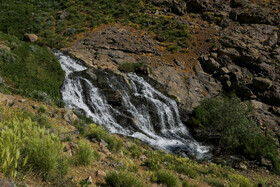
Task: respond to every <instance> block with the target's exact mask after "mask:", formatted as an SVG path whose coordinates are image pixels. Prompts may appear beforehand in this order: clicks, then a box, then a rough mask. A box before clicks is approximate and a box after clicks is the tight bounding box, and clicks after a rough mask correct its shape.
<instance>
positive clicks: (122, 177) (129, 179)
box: [105, 171, 143, 187]
mask: <svg viewBox="0 0 280 187" xmlns="http://www.w3.org/2000/svg"><path fill="white" fill-rule="evenodd" d="M105 181H106V184H107V185H108V186H112V187H141V186H143V184H142V183H141V181H139V180H138V179H137V177H136V176H135V175H133V174H131V173H128V172H124V171H121V172H116V171H111V172H108V173H107V174H106V177H105Z"/></svg>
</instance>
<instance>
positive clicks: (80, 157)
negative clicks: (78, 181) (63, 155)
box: [75, 140, 100, 166]
mask: <svg viewBox="0 0 280 187" xmlns="http://www.w3.org/2000/svg"><path fill="white" fill-rule="evenodd" d="M76 154H77V155H76V158H75V164H76V165H78V166H79V165H81V166H89V165H91V164H92V162H93V161H94V160H99V159H100V154H99V153H98V152H97V151H95V150H93V149H92V147H91V146H90V144H89V143H88V142H86V141H82V140H81V141H80V142H79V147H78V150H77V153H76Z"/></svg>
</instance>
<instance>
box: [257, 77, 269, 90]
mask: <svg viewBox="0 0 280 187" xmlns="http://www.w3.org/2000/svg"><path fill="white" fill-rule="evenodd" d="M252 86H253V88H254V89H255V90H258V91H265V90H268V89H269V88H270V87H271V86H272V81H271V80H269V79H266V78H263V77H255V78H254V79H253V85H252Z"/></svg>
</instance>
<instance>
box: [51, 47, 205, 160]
mask: <svg viewBox="0 0 280 187" xmlns="http://www.w3.org/2000/svg"><path fill="white" fill-rule="evenodd" d="M55 55H56V56H57V57H58V59H59V61H60V63H61V66H62V69H63V70H64V71H65V72H66V77H65V82H64V85H63V87H62V89H61V94H62V97H63V100H64V101H65V103H66V106H67V107H69V108H72V109H78V110H82V111H84V112H85V113H86V115H87V116H90V117H92V118H93V120H94V121H95V122H97V123H98V124H103V125H104V126H106V128H107V129H108V130H110V131H111V132H112V133H118V134H124V135H127V136H131V137H135V138H138V139H140V140H142V141H144V142H147V143H149V144H150V145H152V146H155V147H158V148H161V149H164V150H167V151H172V152H177V151H178V150H180V151H183V152H187V153H188V154H192V155H196V156H197V157H198V158H202V157H205V156H208V155H209V154H208V148H207V147H205V146H201V145H200V144H199V143H198V142H197V141H196V140H194V139H193V137H192V136H191V135H190V134H189V132H188V129H187V128H186V127H185V126H184V124H183V123H182V122H181V120H180V115H179V111H178V106H177V103H176V102H175V101H174V100H172V99H170V98H168V97H166V96H165V95H164V94H162V93H161V92H159V91H157V90H156V89H155V88H153V87H152V86H151V85H150V84H149V83H148V82H146V81H145V79H144V78H142V77H139V76H137V75H136V74H134V73H129V74H127V77H126V79H127V80H128V82H129V84H127V83H126V85H124V84H125V83H122V81H120V80H118V77H117V76H114V75H108V76H106V80H105V81H106V82H107V83H108V86H109V87H111V88H112V89H113V90H115V91H117V92H118V93H119V94H120V95H121V98H122V108H125V111H126V115H129V116H131V118H132V119H134V123H133V124H121V123H118V121H117V120H116V118H115V117H116V116H118V115H123V114H121V111H119V110H118V109H117V108H115V107H113V106H111V105H110V104H108V101H107V100H106V97H105V96H103V95H102V89H100V88H98V87H96V86H94V84H93V83H92V82H91V81H90V80H88V79H87V78H85V77H82V76H79V75H75V76H72V74H74V73H75V72H80V71H84V70H86V69H87V68H86V67H84V66H82V65H80V64H79V63H78V62H77V61H76V60H74V59H72V58H70V57H68V56H66V55H64V54H63V53H61V52H59V51H57V52H55ZM105 75H106V73H105ZM85 88H86V90H85ZM85 91H86V93H85ZM139 101H140V102H139ZM130 126H131V127H132V126H133V127H134V128H130Z"/></svg>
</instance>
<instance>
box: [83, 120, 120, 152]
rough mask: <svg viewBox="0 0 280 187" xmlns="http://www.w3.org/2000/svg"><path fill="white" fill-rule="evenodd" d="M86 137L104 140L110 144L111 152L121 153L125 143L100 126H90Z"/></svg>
mask: <svg viewBox="0 0 280 187" xmlns="http://www.w3.org/2000/svg"><path fill="white" fill-rule="evenodd" d="M86 131H87V132H86V133H85V136H86V137H88V138H90V139H91V138H95V139H96V140H97V141H101V140H104V141H105V142H106V143H108V148H109V150H110V151H115V152H117V151H119V150H120V149H121V148H122V146H123V141H122V139H120V138H119V137H117V136H116V135H110V134H108V133H107V132H106V131H105V130H104V128H103V127H102V126H100V125H96V124H90V125H89V126H88V129H87V130H86Z"/></svg>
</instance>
